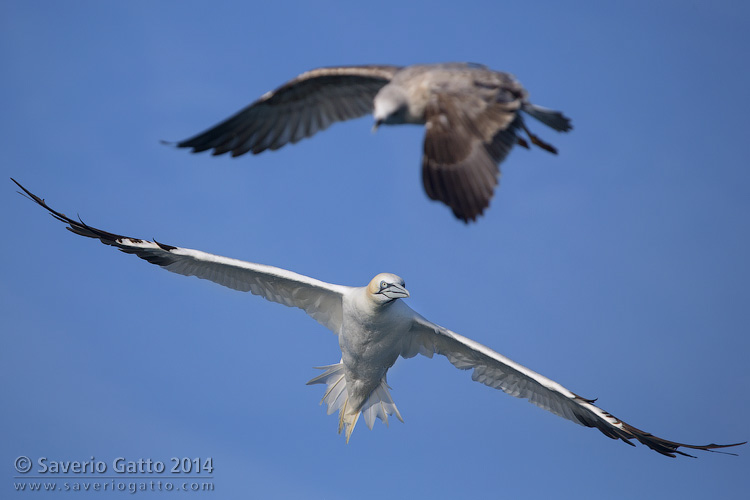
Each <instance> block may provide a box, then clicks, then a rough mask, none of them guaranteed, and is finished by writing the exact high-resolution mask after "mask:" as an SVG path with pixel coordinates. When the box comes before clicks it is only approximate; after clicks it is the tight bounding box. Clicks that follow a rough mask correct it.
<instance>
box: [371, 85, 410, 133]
mask: <svg viewBox="0 0 750 500" xmlns="http://www.w3.org/2000/svg"><path fill="white" fill-rule="evenodd" d="M373 108H374V109H373V112H372V116H373V118H374V119H375V124H374V125H373V126H372V131H373V132H375V131H377V130H378V127H379V126H380V125H382V124H386V125H397V124H400V123H407V120H408V112H409V100H408V98H407V96H406V94H405V93H404V91H403V90H402V89H401V88H400V87H396V86H394V85H386V86H385V87H383V88H382V89H380V92H378V93H377V95H376V96H375V100H374V101H373Z"/></svg>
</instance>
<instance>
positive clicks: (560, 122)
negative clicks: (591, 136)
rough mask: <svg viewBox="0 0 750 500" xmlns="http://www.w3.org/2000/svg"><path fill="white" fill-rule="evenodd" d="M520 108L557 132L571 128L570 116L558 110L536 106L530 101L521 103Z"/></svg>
mask: <svg viewBox="0 0 750 500" xmlns="http://www.w3.org/2000/svg"><path fill="white" fill-rule="evenodd" d="M521 109H522V110H523V111H524V112H526V113H527V114H528V115H529V116H533V117H534V118H536V119H537V120H539V121H540V122H542V123H544V124H545V125H547V126H548V127H552V128H553V129H555V130H557V131H559V132H567V131H568V130H570V129H572V128H573V125H571V124H570V118H568V117H567V116H565V115H564V114H562V113H561V112H560V111H555V110H554V109H549V108H545V107H542V106H537V105H536V104H531V103H530V102H525V103H523V106H522V108H521Z"/></svg>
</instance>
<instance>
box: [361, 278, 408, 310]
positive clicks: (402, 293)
mask: <svg viewBox="0 0 750 500" xmlns="http://www.w3.org/2000/svg"><path fill="white" fill-rule="evenodd" d="M367 291H368V293H369V295H370V297H371V298H372V299H373V300H375V301H376V302H378V303H380V304H387V303H389V302H393V301H394V300H396V299H401V298H405V297H408V296H409V291H408V290H407V289H406V284H405V283H404V280H402V279H401V278H399V277H398V276H396V275H395V274H391V273H380V274H378V275H377V276H375V277H374V278H373V279H372V281H370V284H369V285H367Z"/></svg>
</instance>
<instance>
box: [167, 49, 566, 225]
mask: <svg viewBox="0 0 750 500" xmlns="http://www.w3.org/2000/svg"><path fill="white" fill-rule="evenodd" d="M521 111H523V112H525V113H526V114H528V115H529V116H533V117H534V118H536V119H537V120H540V121H541V122H542V123H544V124H545V125H547V126H549V127H552V128H553V129H555V130H558V131H562V132H566V131H568V130H570V129H571V128H572V127H571V124H570V120H569V119H568V118H566V117H565V116H564V115H563V114H562V113H560V112H559V111H553V110H550V109H547V108H543V107H541V106H536V105H534V104H532V103H531V102H529V100H528V93H527V92H526V90H525V89H524V88H523V87H522V86H521V84H520V83H519V82H518V81H517V80H516V79H515V78H514V77H513V76H512V75H510V74H508V73H501V72H498V71H493V70H491V69H488V68H487V67H485V66H482V65H479V64H467V63H445V64H425V65H414V66H406V67H401V66H377V65H371V66H341V67H330V68H318V69H314V70H311V71H308V72H306V73H302V74H301V75H299V76H298V77H296V78H294V79H293V80H290V81H289V82H287V83H285V84H284V85H282V86H281V87H279V88H277V89H276V90H274V91H271V92H267V93H266V94H264V95H263V96H262V97H261V98H260V99H258V100H257V101H255V102H254V103H252V104H250V105H249V106H247V107H246V108H244V109H242V110H241V111H239V112H238V113H236V114H235V115H233V116H231V117H230V118H228V119H226V120H224V121H223V122H221V123H219V124H218V125H216V126H214V127H212V128H210V129H208V130H206V131H205V132H203V133H200V134H198V135H196V136H194V137H191V138H190V139H186V140H184V141H180V142H178V143H177V146H178V147H181V148H192V150H193V152H194V153H195V152H200V151H206V150H209V149H213V154H214V155H221V154H224V153H229V152H231V154H232V156H240V155H242V154H245V153H247V152H248V151H250V152H252V153H253V154H258V153H260V152H262V151H265V150H266V149H271V150H274V149H278V148H280V147H282V146H284V145H285V144H288V143H295V142H297V141H299V140H300V139H303V138H305V137H310V136H312V135H313V134H315V133H316V132H318V131H320V130H325V129H326V128H328V127H329V126H330V125H331V124H332V123H334V122H337V121H343V120H349V119H352V118H357V117H360V116H364V115H366V114H368V113H370V112H372V113H373V115H374V119H375V126H374V128H373V130H375V129H377V127H378V126H380V125H381V124H387V125H396V124H405V123H411V124H420V125H422V124H423V125H425V128H426V134H425V138H424V155H423V157H422V181H423V184H424V189H425V191H426V192H427V195H428V196H429V197H430V198H431V199H433V200H439V201H442V202H443V203H445V204H446V205H448V206H449V207H450V208H451V209H452V210H453V213H454V214H455V216H456V217H458V218H459V219H461V220H463V221H464V222H468V221H470V220H472V221H473V220H476V218H477V216H478V215H481V214H482V212H483V211H484V209H485V208H487V206H489V203H490V199H491V198H492V195H493V192H494V189H495V186H496V185H497V178H498V176H499V174H500V170H499V167H498V165H499V164H500V163H501V162H502V161H503V159H505V157H506V155H507V154H508V152H509V151H510V149H511V148H512V147H513V145H514V144H516V143H518V144H520V145H522V146H524V147H526V148H528V147H529V145H528V143H527V142H526V141H525V140H524V139H523V138H521V137H519V136H518V135H517V134H518V132H519V130H523V131H525V132H526V134H527V135H528V136H529V139H530V140H531V142H532V143H533V144H535V145H537V146H539V147H541V148H543V149H545V150H547V151H549V152H551V153H555V154H556V153H557V150H556V149H555V148H554V147H552V146H550V145H549V144H547V143H545V142H543V141H542V140H541V139H539V138H538V137H537V136H535V135H534V134H532V133H531V132H529V130H528V129H527V128H526V125H525V124H524V120H523V115H522V114H521V113H520V112H521Z"/></svg>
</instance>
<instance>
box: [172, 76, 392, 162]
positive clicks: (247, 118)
mask: <svg viewBox="0 0 750 500" xmlns="http://www.w3.org/2000/svg"><path fill="white" fill-rule="evenodd" d="M399 69H400V67H399V66H374V65H373V66H342V67H331V68H318V69H314V70H311V71H308V72H306V73H302V74H301V75H299V76H298V77H297V78H295V79H293V80H291V81H289V82H287V83H285V84H284V85H282V86H281V87H279V88H277V89H276V90H274V91H271V92H267V93H266V94H265V95H263V96H262V97H261V98H260V99H258V100H257V101H255V102H254V103H252V104H250V105H249V106H248V107H246V108H245V109H243V110H241V111H240V112H238V113H237V114H235V115H234V116H232V117H230V118H228V119H226V120H225V121H223V122H221V123H219V124H218V125H216V126H215V127H212V128H210V129H208V130H206V131H205V132H203V133H201V134H198V135H196V136H195V137H191V138H190V139H186V140H184V141H181V142H178V143H177V146H178V147H181V148H192V149H193V152H194V153H197V152H200V151H206V150H208V149H213V154H214V155H221V154H224V153H227V152H231V153H232V156H240V155H242V154H245V153H247V152H248V151H251V152H252V153H253V154H258V153H260V152H262V151H265V150H266V149H272V150H273V149H278V148H280V147H282V146H284V145H285V144H288V143H292V144H294V143H295V142H297V141H299V140H300V139H303V138H305V137H310V136H312V135H313V134H315V133H317V132H319V131H321V130H325V129H326V128H328V127H329V126H330V125H331V124H332V123H334V122H338V121H344V120H349V119H352V118H358V117H360V116H364V115H366V114H368V113H371V112H372V101H373V99H374V98H375V94H377V93H378V91H379V90H380V89H381V88H382V87H383V86H384V85H386V84H387V83H388V82H389V81H390V80H391V78H392V77H393V75H394V74H395V73H396V72H397V71H398V70H399Z"/></svg>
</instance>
